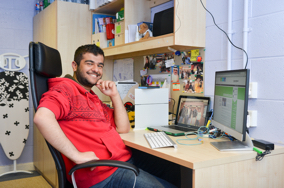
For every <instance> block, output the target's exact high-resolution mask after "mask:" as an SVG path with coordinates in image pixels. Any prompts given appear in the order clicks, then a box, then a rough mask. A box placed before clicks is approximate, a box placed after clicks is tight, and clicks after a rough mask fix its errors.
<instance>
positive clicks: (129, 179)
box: [91, 159, 176, 188]
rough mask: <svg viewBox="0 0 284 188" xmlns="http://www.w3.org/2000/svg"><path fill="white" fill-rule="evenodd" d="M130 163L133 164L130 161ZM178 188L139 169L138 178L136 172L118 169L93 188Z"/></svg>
mask: <svg viewBox="0 0 284 188" xmlns="http://www.w3.org/2000/svg"><path fill="white" fill-rule="evenodd" d="M128 162H129V163H133V160H132V159H130V160H129V161H128ZM134 185H135V187H136V188H176V186H174V185H172V184H170V183H169V182H167V181H165V180H163V179H161V178H158V177H156V176H154V175H151V174H149V173H148V172H145V171H144V170H142V169H139V175H138V176H137V177H136V175H135V174H134V172H132V171H131V170H127V169H124V168H118V169H117V170H116V171H115V172H114V173H113V174H112V175H111V176H110V177H108V178H107V179H106V180H104V181H102V182H100V183H98V184H96V185H94V186H92V187H91V188H121V187H123V188H132V187H134Z"/></svg>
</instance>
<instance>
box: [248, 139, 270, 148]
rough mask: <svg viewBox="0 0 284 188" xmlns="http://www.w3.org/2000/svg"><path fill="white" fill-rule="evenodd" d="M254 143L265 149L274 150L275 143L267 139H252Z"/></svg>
mask: <svg viewBox="0 0 284 188" xmlns="http://www.w3.org/2000/svg"><path fill="white" fill-rule="evenodd" d="M252 142H253V145H254V146H255V147H258V148H260V149H263V150H274V144H273V143H271V142H268V141H265V140H252Z"/></svg>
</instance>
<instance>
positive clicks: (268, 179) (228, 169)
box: [120, 130, 284, 188]
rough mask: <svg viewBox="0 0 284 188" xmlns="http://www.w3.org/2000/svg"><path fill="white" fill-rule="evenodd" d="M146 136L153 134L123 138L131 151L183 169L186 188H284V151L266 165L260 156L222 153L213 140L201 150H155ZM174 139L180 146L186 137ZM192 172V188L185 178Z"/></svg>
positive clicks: (268, 157) (277, 148)
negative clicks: (258, 157) (135, 150)
mask: <svg viewBox="0 0 284 188" xmlns="http://www.w3.org/2000/svg"><path fill="white" fill-rule="evenodd" d="M146 132H150V131H146V130H137V131H132V130H131V131H130V133H127V134H120V136H121V138H122V140H123V141H124V143H125V145H127V146H129V147H131V148H135V149H138V150H140V151H143V152H146V153H149V154H151V155H154V156H157V157H160V158H163V159H166V160H168V161H171V162H174V163H177V164H179V165H181V167H182V168H181V172H182V187H190V186H192V187H194V188H199V187H206V188H208V187H214V188H215V187H218V188H219V187H250V188H251V187H257V188H259V187H263V188H268V187H269V188H271V187H275V188H279V187H284V170H283V169H284V147H281V146H275V150H273V151H272V152H271V154H269V155H266V156H265V157H264V158H263V159H262V161H255V157H256V152H254V151H243V152H220V151H218V150H217V149H215V148H214V147H213V146H212V145H211V144H210V142H211V141H213V140H212V139H209V138H204V139H203V140H204V144H202V145H197V146H185V145H179V144H177V145H178V148H177V149H174V148H160V149H151V148H150V147H149V145H148V142H147V141H146V139H145V138H144V135H143V134H144V133H146ZM171 138H172V140H173V141H175V142H176V139H178V138H185V137H172V136H171ZM214 141H216V140H214ZM220 141H221V140H220ZM186 143H194V141H186ZM188 169H192V185H189V184H188V182H187V181H186V180H187V179H189V178H188V177H187V176H186V175H185V174H187V175H188V174H191V173H190V171H191V170H188Z"/></svg>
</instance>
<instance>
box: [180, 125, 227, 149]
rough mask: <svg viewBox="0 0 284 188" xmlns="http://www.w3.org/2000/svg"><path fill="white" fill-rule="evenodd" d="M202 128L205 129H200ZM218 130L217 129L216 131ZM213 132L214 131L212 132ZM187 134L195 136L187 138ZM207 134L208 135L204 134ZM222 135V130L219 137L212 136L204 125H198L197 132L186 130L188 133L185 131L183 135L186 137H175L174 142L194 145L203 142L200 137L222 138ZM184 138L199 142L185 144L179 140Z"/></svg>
mask: <svg viewBox="0 0 284 188" xmlns="http://www.w3.org/2000/svg"><path fill="white" fill-rule="evenodd" d="M203 128H205V130H202V129H203ZM217 132H218V131H217ZM213 134H215V132H214V133H213ZM188 135H196V137H194V138H189V137H188ZM206 135H208V136H206ZM223 135H224V132H223V134H222V135H221V136H220V137H217V136H212V135H210V131H209V128H207V127H206V126H201V127H199V129H198V130H197V133H196V132H188V133H185V137H186V139H177V140H176V142H177V143H178V144H180V145H187V146H194V145H200V144H203V139H202V138H207V137H209V138H212V139H220V138H222V137H223ZM185 140H198V141H199V143H195V144H185V143H182V142H180V141H185Z"/></svg>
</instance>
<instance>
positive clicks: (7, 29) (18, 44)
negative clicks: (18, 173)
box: [0, 0, 36, 174]
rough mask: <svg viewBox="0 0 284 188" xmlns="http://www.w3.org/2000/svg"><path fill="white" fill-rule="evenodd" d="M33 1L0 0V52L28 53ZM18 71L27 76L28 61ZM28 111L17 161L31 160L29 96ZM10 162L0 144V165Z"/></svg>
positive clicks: (31, 34)
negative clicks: (25, 133) (20, 152)
mask: <svg viewBox="0 0 284 188" xmlns="http://www.w3.org/2000/svg"><path fill="white" fill-rule="evenodd" d="M35 3H36V0H1V1H0V54H4V53H16V54H19V55H21V56H25V55H28V54H29V50H28V47H29V42H30V41H32V40H33V16H34V15H35ZM2 71H3V69H1V68H0V72H2ZM20 71H21V72H24V73H25V74H26V75H27V76H28V74H29V73H28V62H27V65H26V66H25V67H24V69H22V70H20ZM29 111H30V126H29V137H28V140H27V142H26V145H25V147H24V150H23V152H22V155H21V156H20V157H19V158H18V159H17V163H31V162H33V121H32V117H33V116H32V112H33V107H32V103H31V98H30V107H29ZM15 115H18V114H15ZM0 126H1V125H0ZM0 136H2V135H0ZM0 145H1V144H0ZM12 164H13V161H11V160H10V159H8V158H7V157H6V155H5V153H4V151H3V149H2V147H1V146H0V167H1V166H7V165H12ZM4 169H6V168H4ZM0 174H1V169H0Z"/></svg>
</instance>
